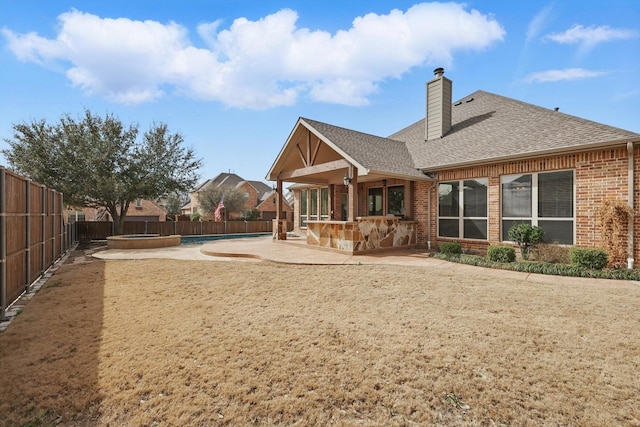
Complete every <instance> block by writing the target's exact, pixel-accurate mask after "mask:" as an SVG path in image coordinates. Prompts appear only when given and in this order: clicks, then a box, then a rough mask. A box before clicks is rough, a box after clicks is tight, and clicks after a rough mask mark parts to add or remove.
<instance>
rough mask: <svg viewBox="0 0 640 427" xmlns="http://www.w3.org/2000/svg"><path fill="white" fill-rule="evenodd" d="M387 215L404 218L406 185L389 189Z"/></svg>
mask: <svg viewBox="0 0 640 427" xmlns="http://www.w3.org/2000/svg"><path fill="white" fill-rule="evenodd" d="M387 214H389V215H395V216H404V185H398V186H394V187H389V188H387Z"/></svg>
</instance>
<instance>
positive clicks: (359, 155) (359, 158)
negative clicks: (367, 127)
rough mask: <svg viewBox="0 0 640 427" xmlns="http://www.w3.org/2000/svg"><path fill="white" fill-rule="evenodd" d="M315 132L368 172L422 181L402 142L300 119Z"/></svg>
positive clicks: (422, 176)
mask: <svg viewBox="0 0 640 427" xmlns="http://www.w3.org/2000/svg"><path fill="white" fill-rule="evenodd" d="M301 120H302V121H304V122H305V123H306V124H307V125H309V126H310V127H312V128H313V129H314V130H315V131H316V132H318V133H320V134H321V135H323V136H324V137H325V138H327V139H328V140H329V141H331V143H333V144H334V145H335V146H336V147H337V148H339V149H340V150H342V151H343V152H344V153H346V154H348V156H349V157H351V158H352V159H353V160H354V161H356V162H357V163H358V164H360V165H362V166H363V167H364V168H366V169H368V170H370V171H377V172H378V171H379V172H387V173H391V174H400V175H405V176H413V177H416V178H424V177H425V176H424V174H423V173H422V172H420V171H418V170H417V169H416V168H415V166H414V163H413V159H412V158H411V155H410V154H409V150H407V146H406V144H405V143H404V142H401V141H396V140H392V139H388V138H382V137H379V136H375V135H370V134H367V133H362V132H357V131H354V130H351V129H346V128H342V127H339V126H334V125H330V124H327V123H322V122H318V121H316V120H311V119H307V118H301Z"/></svg>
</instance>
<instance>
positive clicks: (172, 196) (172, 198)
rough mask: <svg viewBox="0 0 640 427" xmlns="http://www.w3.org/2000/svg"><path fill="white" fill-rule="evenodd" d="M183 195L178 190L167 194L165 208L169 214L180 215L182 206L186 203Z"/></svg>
mask: <svg viewBox="0 0 640 427" xmlns="http://www.w3.org/2000/svg"><path fill="white" fill-rule="evenodd" d="M183 199H184V198H183V197H181V195H180V194H179V193H177V192H175V191H174V192H172V193H169V194H168V195H167V196H166V203H165V206H164V207H165V209H166V210H167V213H168V214H169V215H174V216H177V215H180V208H181V207H182V205H184V201H183Z"/></svg>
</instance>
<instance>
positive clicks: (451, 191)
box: [438, 178, 488, 240]
mask: <svg viewBox="0 0 640 427" xmlns="http://www.w3.org/2000/svg"><path fill="white" fill-rule="evenodd" d="M487 185H488V180H487V178H478V179H469V180H461V181H453V182H443V183H440V184H439V185H438V235H439V236H440V237H453V238H458V239H480V240H486V239H487Z"/></svg>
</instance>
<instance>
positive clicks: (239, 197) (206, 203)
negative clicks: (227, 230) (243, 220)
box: [198, 186, 247, 219]
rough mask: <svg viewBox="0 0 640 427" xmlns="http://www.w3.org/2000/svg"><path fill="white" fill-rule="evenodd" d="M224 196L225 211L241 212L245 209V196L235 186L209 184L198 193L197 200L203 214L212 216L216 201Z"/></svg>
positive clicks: (216, 204)
mask: <svg viewBox="0 0 640 427" xmlns="http://www.w3.org/2000/svg"><path fill="white" fill-rule="evenodd" d="M223 196H224V209H225V210H226V211H227V212H242V211H244V209H246V206H245V205H246V203H247V196H246V195H245V193H244V191H242V190H239V189H237V188H220V187H213V186H209V187H207V188H205V189H204V191H201V192H200V193H199V194H198V202H199V203H200V208H201V209H202V212H203V216H205V217H207V218H212V219H213V215H214V212H215V210H216V208H217V207H218V203H219V202H220V200H222V197H223Z"/></svg>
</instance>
